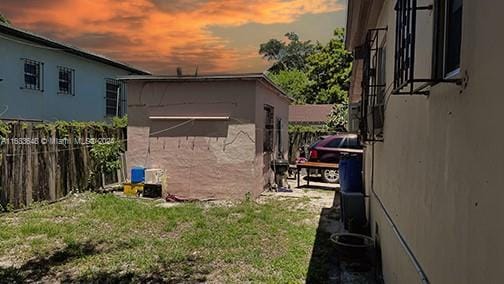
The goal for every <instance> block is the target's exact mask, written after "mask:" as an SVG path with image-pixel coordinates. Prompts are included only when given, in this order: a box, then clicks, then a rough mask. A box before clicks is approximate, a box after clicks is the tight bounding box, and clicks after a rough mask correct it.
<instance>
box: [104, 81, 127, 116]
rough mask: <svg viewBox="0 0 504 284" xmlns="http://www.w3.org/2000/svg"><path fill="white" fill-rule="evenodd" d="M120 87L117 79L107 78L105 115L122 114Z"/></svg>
mask: <svg viewBox="0 0 504 284" xmlns="http://www.w3.org/2000/svg"><path fill="white" fill-rule="evenodd" d="M121 91H122V87H121V84H120V82H119V81H116V80H112V79H108V80H107V81H106V91H105V114H106V115H107V116H122V115H123V113H122V108H123V106H122V105H123V102H122V97H123V96H122V94H121Z"/></svg>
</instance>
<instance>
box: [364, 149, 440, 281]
mask: <svg viewBox="0 0 504 284" xmlns="http://www.w3.org/2000/svg"><path fill="white" fill-rule="evenodd" d="M372 147H373V148H372V150H371V158H372V160H373V163H372V166H371V192H372V193H373V196H374V197H375V198H376V200H377V201H378V204H380V207H381V209H382V210H383V213H385V217H386V219H387V222H388V223H389V225H390V226H391V227H392V231H393V232H394V235H395V236H396V237H397V239H398V240H399V243H400V244H401V246H402V247H403V249H404V250H405V251H406V254H407V255H408V257H409V259H410V260H411V262H412V263H413V265H414V266H415V270H416V272H417V273H418V276H419V277H420V281H421V282H422V283H423V284H430V282H429V278H427V274H425V272H424V270H423V269H422V266H421V265H420V262H419V261H418V259H417V258H416V257H415V255H414V254H413V251H412V250H411V249H410V247H409V246H408V244H407V243H406V240H405V239H404V238H403V236H402V234H401V232H400V231H399V229H398V228H397V226H396V224H395V223H394V221H393V220H392V217H390V214H389V213H388V212H387V209H386V208H385V205H383V202H382V201H381V199H380V197H378V194H376V192H375V190H374V165H375V144H374V143H373V144H372Z"/></svg>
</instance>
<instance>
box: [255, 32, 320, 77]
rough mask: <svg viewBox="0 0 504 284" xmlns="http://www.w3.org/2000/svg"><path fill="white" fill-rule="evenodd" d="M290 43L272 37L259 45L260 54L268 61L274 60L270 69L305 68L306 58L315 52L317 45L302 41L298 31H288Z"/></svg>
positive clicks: (287, 35) (275, 70) (273, 70)
mask: <svg viewBox="0 0 504 284" xmlns="http://www.w3.org/2000/svg"><path fill="white" fill-rule="evenodd" d="M285 37H287V40H288V43H286V42H283V41H280V40H278V39H270V40H269V41H268V42H266V43H263V44H261V45H260V46H259V54H261V55H262V56H263V58H266V59H267V60H268V61H274V63H273V65H272V66H271V68H270V69H269V70H270V71H272V72H275V73H276V72H280V71H282V70H293V69H297V70H304V69H305V67H306V59H307V57H308V56H309V55H310V54H311V53H312V52H313V50H314V48H315V45H314V44H313V43H312V42H311V41H309V40H308V41H300V40H299V36H298V35H297V34H296V33H293V32H290V33H286V34H285Z"/></svg>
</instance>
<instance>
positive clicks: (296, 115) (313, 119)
mask: <svg viewBox="0 0 504 284" xmlns="http://www.w3.org/2000/svg"><path fill="white" fill-rule="evenodd" d="M332 108H333V105H332V104H319V105H291V106H290V107H289V122H297V123H325V122H326V121H327V118H328V117H329V115H330V114H331V111H332Z"/></svg>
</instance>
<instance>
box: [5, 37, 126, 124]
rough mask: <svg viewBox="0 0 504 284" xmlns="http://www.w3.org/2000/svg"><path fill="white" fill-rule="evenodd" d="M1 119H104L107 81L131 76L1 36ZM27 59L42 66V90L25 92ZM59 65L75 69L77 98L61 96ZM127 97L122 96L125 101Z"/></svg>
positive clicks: (73, 56) (107, 66) (15, 38)
mask: <svg viewBox="0 0 504 284" xmlns="http://www.w3.org/2000/svg"><path fill="white" fill-rule="evenodd" d="M0 36H1V37H0V79H1V81H0V114H1V116H0V118H13V119H37V120H48V121H54V120H79V121H90V120H104V119H106V114H105V109H106V107H105V94H106V93H105V90H106V80H107V79H115V78H117V77H119V76H122V75H128V74H132V72H131V71H130V70H125V69H121V68H117V67H115V66H111V65H108V64H105V63H102V62H98V61H96V60H92V59H89V58H85V57H82V56H78V55H74V54H71V53H68V52H66V51H62V49H55V48H50V47H46V46H43V45H40V44H38V43H33V42H31V41H26V40H23V39H19V38H17V37H12V36H10V35H5V34H2V33H0ZM24 58H26V59H30V60H35V61H38V62H42V63H43V73H42V74H43V75H42V80H43V90H42V91H38V90H29V89H24V88H23V87H24V86H25V82H24V60H23V59H24ZM58 66H61V67H66V68H71V69H73V70H75V71H74V72H75V75H74V80H75V82H74V86H75V90H74V95H73V96H72V95H62V94H58V91H59V71H58ZM125 98H126V96H125V94H123V99H124V100H125Z"/></svg>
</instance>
